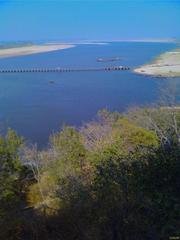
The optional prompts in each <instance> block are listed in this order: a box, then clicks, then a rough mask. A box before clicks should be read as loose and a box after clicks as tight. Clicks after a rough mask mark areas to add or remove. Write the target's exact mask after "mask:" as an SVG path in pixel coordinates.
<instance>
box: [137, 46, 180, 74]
mask: <svg viewBox="0 0 180 240" xmlns="http://www.w3.org/2000/svg"><path fill="white" fill-rule="evenodd" d="M134 72H136V73H139V74H145V75H154V76H162V77H179V76H180V49H176V50H174V51H170V52H166V53H163V54H161V55H160V56H159V57H158V58H157V59H155V60H154V61H153V63H151V64H146V65H143V66H141V67H139V68H136V69H134Z"/></svg>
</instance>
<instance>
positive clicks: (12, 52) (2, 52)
mask: <svg viewBox="0 0 180 240" xmlns="http://www.w3.org/2000/svg"><path fill="white" fill-rule="evenodd" d="M72 47H75V45H72V44H55V45H31V46H22V47H13V48H5V49H0V58H7V57H15V56H22V55H30V54H35V53H43V52H51V51H57V50H62V49H68V48H72Z"/></svg>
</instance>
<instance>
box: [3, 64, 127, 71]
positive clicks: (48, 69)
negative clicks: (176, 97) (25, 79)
mask: <svg viewBox="0 0 180 240" xmlns="http://www.w3.org/2000/svg"><path fill="white" fill-rule="evenodd" d="M123 70H130V68H129V67H126V66H114V67H113V66H110V67H97V68H95V67H94V68H59V67H57V68H29V69H25V68H17V69H0V73H38V72H41V73H48V72H85V71H89V72H92V71H123Z"/></svg>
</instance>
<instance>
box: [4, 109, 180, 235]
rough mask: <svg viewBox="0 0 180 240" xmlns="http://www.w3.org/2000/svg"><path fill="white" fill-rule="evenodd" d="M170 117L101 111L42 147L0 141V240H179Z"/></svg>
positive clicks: (179, 156) (178, 155)
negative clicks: (89, 120) (79, 126)
mask: <svg viewBox="0 0 180 240" xmlns="http://www.w3.org/2000/svg"><path fill="white" fill-rule="evenodd" d="M178 119H179V114H178V112H174V113H172V111H165V110H162V111H161V110H160V109H136V110H133V111H131V112H128V113H127V114H125V115H120V114H119V113H109V112H107V111H103V112H101V114H100V115H99V118H98V119H97V121H95V122H91V123H88V124H87V125H85V126H83V127H82V128H81V129H79V130H77V129H75V128H72V127H65V128H64V129H63V130H62V131H61V132H59V133H57V134H55V135H53V136H52V137H51V138H50V147H49V148H48V149H47V150H44V151H38V150H37V149H36V147H32V148H28V147H27V146H25V145H23V142H22V139H21V138H19V137H18V136H17V135H16V134H15V133H14V132H13V131H11V130H10V131H9V132H8V135H7V137H5V138H3V137H2V138H1V139H0V184H1V185H0V190H1V191H0V239H2V240H4V239H10V240H11V239H14V240H16V239H25V240H28V239H30V240H33V239H48V240H51V239H52V240H56V239H58V240H59V239H60V240H61V239H62V240H64V239H65V240H71V239H72V240H73V239H74V240H75V239H77V240H81V239H82V240H84V239H89V240H91V239H92V240H94V239H97V240H106V239H107V240H121V239H122V240H126V239H128V240H131V239H132V240H135V239H138V240H141V239H142V240H144V239H149V240H151V239H152V240H156V239H157V240H159V239H169V237H171V236H179V235H180V221H179V220H180V219H179V211H180V185H179V169H180V147H179V135H178V134H179V130H178V129H179V122H178Z"/></svg>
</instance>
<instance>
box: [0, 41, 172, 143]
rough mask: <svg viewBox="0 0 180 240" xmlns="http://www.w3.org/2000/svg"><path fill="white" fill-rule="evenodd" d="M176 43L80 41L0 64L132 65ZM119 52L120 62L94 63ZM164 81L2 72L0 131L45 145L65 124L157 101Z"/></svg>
mask: <svg viewBox="0 0 180 240" xmlns="http://www.w3.org/2000/svg"><path fill="white" fill-rule="evenodd" d="M175 47H176V45H175V44H172V43H111V44H109V45H78V46H77V47H75V48H72V49H68V50H62V51H56V52H50V53H41V54H35V55H29V56H20V57H12V58H6V59H0V68H3V69H5V68H7V69H8V68H23V67H24V68H32V67H35V68H36V67H98V66H99V67H100V66H105V65H107V66H110V65H113V66H114V65H127V66H130V67H131V68H134V67H136V66H138V65H141V64H144V63H146V62H149V61H151V60H152V59H153V58H154V57H155V56H156V55H159V54H160V53H162V52H164V51H166V50H170V49H172V48H175ZM116 56H118V57H121V58H122V61H120V62H110V63H99V62H96V59H97V58H98V57H116ZM51 81H54V83H53V84H52V83H51ZM163 81H164V80H163V79H157V78H152V77H145V76H139V75H136V74H134V73H133V72H131V71H117V72H74V73H20V74H1V75H0V131H1V133H4V132H5V131H6V130H7V128H8V127H11V128H13V129H15V130H16V131H17V132H18V133H19V134H21V135H23V136H25V137H26V138H27V139H29V140H30V141H31V142H32V143H35V142H36V143H38V145H39V146H45V145H46V144H47V142H48V137H49V135H50V134H51V133H52V132H55V131H57V130H59V129H60V128H61V127H62V125H63V124H70V125H75V126H79V125H81V124H82V123H83V122H86V121H89V120H91V119H93V118H94V117H95V115H96V113H97V111H98V110H100V109H102V108H107V109H109V110H111V111H113V110H119V111H124V110H125V109H126V108H128V107H131V106H134V105H140V106H142V105H147V104H150V103H152V102H154V101H156V100H157V98H158V89H159V85H160V84H161V83H162V82H163Z"/></svg>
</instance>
